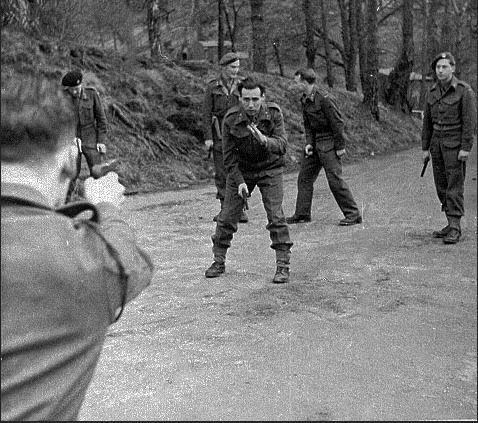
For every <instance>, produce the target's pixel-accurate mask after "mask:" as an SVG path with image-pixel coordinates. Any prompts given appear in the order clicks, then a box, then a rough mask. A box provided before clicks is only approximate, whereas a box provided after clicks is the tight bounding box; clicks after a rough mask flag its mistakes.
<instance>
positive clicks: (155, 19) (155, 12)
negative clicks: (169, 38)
mask: <svg viewBox="0 0 478 423" xmlns="http://www.w3.org/2000/svg"><path fill="white" fill-rule="evenodd" d="M147 1H148V3H147V26H148V39H149V49H150V52H151V57H158V56H159V55H160V54H161V32H160V13H161V11H160V8H159V0H147Z"/></svg>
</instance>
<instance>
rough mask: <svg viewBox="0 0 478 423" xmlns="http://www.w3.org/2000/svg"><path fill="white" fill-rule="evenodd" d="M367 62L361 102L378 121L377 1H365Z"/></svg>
mask: <svg viewBox="0 0 478 423" xmlns="http://www.w3.org/2000/svg"><path fill="white" fill-rule="evenodd" d="M366 26H367V34H368V36H367V60H366V67H365V78H364V82H365V86H364V87H362V89H363V95H364V98H363V102H364V104H365V105H367V106H368V108H369V109H370V113H371V114H372V116H373V117H374V118H375V119H376V120H380V112H379V109H378V49H377V0H367V15H366Z"/></svg>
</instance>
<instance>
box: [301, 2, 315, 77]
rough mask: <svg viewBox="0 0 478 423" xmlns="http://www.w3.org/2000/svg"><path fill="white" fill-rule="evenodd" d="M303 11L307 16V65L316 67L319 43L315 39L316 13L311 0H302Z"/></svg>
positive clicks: (305, 41)
mask: <svg viewBox="0 0 478 423" xmlns="http://www.w3.org/2000/svg"><path fill="white" fill-rule="evenodd" d="M302 11H303V12H304V16H305V40H304V46H305V56H306V57H307V67H308V68H311V69H314V68H315V55H316V52H317V45H316V43H315V40H314V33H315V32H314V15H313V13H312V10H311V7H310V0H302Z"/></svg>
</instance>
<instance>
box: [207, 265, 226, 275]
mask: <svg viewBox="0 0 478 423" xmlns="http://www.w3.org/2000/svg"><path fill="white" fill-rule="evenodd" d="M225 271H226V265H225V264H224V263H218V262H217V261H214V262H213V263H212V264H211V266H209V268H208V269H207V270H206V272H205V275H206V278H217V277H218V276H220V275H222V274H223V273H224V272H225Z"/></svg>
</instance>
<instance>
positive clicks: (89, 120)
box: [61, 71, 106, 201]
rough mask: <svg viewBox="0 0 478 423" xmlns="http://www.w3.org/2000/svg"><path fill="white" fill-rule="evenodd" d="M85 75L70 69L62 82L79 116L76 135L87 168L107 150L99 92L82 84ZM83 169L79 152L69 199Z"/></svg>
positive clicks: (95, 162)
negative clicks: (79, 141)
mask: <svg viewBox="0 0 478 423" xmlns="http://www.w3.org/2000/svg"><path fill="white" fill-rule="evenodd" d="M82 81H83V75H82V73H81V72H80V71H70V72H68V73H67V74H66V75H65V76H64V77H63V79H62V81H61V84H62V85H63V88H64V90H65V92H66V93H68V94H69V96H70V97H71V100H72V101H73V105H74V109H75V113H76V117H77V126H76V137H77V138H79V139H80V140H81V145H80V146H79V148H80V151H81V153H83V155H84V156H85V158H86V162H87V164H88V168H89V170H90V174H91V170H92V168H93V166H94V165H97V164H100V163H101V160H102V159H101V154H104V153H105V152H106V146H105V139H106V116H105V112H104V109H103V106H102V104H101V101H100V97H99V95H98V92H97V91H96V90H95V89H94V88H92V87H83V86H82ZM80 170H81V154H79V155H78V170H77V176H76V178H75V179H74V180H73V181H72V183H71V184H70V188H69V190H68V194H67V201H68V200H69V199H70V197H71V194H72V192H73V190H74V187H75V182H76V179H77V178H78V176H79V174H80Z"/></svg>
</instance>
